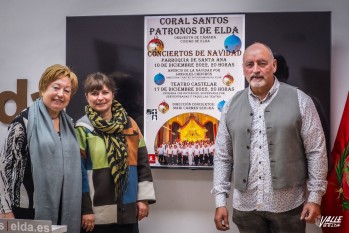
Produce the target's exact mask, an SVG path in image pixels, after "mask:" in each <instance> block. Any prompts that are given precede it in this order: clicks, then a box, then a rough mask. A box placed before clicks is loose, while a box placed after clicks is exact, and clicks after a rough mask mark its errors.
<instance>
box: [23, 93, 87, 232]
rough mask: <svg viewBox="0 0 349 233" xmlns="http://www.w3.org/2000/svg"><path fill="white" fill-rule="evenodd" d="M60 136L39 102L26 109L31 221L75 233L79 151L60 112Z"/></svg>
mask: <svg viewBox="0 0 349 233" xmlns="http://www.w3.org/2000/svg"><path fill="white" fill-rule="evenodd" d="M59 117H60V118H59V120H60V136H59V135H58V134H57V132H56V131H55V129H54V126H53V123H52V119H51V117H50V115H49V113H48V111H47V109H46V107H45V105H44V103H43V101H42V99H41V98H39V99H38V100H36V101H35V102H34V103H33V105H32V106H30V107H29V115H28V127H27V129H28V131H27V135H28V147H29V154H30V158H31V162H32V174H33V182H34V208H35V219H37V220H51V221H52V224H54V225H55V224H57V220H58V212H59V207H60V202H61V205H62V206H61V208H62V209H61V224H62V225H67V228H68V231H67V233H79V232H80V221H81V195H82V190H81V189H82V188H81V186H82V178H81V161H80V149H79V146H78V142H77V139H76V135H75V131H74V126H73V124H72V120H71V118H70V117H69V116H68V115H67V114H66V113H65V111H61V112H60V116H59Z"/></svg>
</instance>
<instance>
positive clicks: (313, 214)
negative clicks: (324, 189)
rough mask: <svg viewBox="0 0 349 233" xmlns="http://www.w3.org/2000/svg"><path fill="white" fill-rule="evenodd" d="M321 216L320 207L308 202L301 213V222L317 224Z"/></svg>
mask: <svg viewBox="0 0 349 233" xmlns="http://www.w3.org/2000/svg"><path fill="white" fill-rule="evenodd" d="M320 215H321V210H320V205H318V204H316V203H312V202H307V203H306V204H305V205H304V207H303V211H302V213H301V220H303V219H304V220H305V221H306V222H307V223H312V224H314V223H315V220H316V218H317V217H318V216H320Z"/></svg>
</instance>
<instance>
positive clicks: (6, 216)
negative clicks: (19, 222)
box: [0, 212, 15, 219]
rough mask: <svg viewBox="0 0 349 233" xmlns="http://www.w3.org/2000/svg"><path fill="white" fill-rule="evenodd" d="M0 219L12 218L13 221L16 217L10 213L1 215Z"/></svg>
mask: <svg viewBox="0 0 349 233" xmlns="http://www.w3.org/2000/svg"><path fill="white" fill-rule="evenodd" d="M0 218H11V219H14V218H15V216H14V215H13V213H12V212H10V213H6V214H0Z"/></svg>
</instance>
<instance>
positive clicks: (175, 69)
mask: <svg viewBox="0 0 349 233" xmlns="http://www.w3.org/2000/svg"><path fill="white" fill-rule="evenodd" d="M144 25H145V30H144V32H145V41H144V64H145V66H144V67H145V68H144V93H145V98H144V101H145V103H144V106H145V108H144V109H145V113H144V114H145V122H144V136H145V140H146V143H147V148H148V153H149V161H150V164H151V166H152V167H166V168H168V167H173V168H178V167H189V168H193V169H194V168H198V169H207V168H212V165H213V155H214V154H213V152H214V142H215V139H216V134H217V130H218V124H219V119H220V114H221V111H222V108H223V106H224V103H225V102H226V101H227V100H228V99H229V98H231V97H232V96H233V95H234V94H235V93H236V92H237V91H239V90H242V89H243V88H244V87H245V80H244V77H243V71H242V54H243V51H244V47H245V16H244V15H243V14H239V15H232V14H229V15H180V16H146V17H145V20H144Z"/></svg>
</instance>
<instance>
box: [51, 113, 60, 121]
mask: <svg viewBox="0 0 349 233" xmlns="http://www.w3.org/2000/svg"><path fill="white" fill-rule="evenodd" d="M58 117H59V114H58V115H57V116H55V117H52V116H51V119H52V120H55V119H57V118H58Z"/></svg>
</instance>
